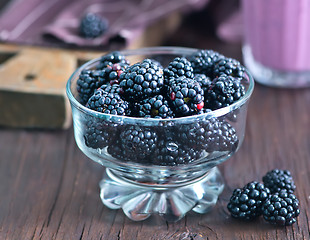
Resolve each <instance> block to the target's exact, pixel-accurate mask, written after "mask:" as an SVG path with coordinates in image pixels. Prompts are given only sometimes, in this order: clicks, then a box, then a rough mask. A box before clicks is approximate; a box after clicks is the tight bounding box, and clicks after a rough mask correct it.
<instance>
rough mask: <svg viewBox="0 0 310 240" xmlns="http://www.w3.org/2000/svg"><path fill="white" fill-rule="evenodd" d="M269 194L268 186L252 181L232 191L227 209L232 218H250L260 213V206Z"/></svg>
mask: <svg viewBox="0 0 310 240" xmlns="http://www.w3.org/2000/svg"><path fill="white" fill-rule="evenodd" d="M269 196H270V191H269V189H268V188H266V187H265V186H264V185H263V184H262V183H259V182H255V181H253V182H250V183H248V184H246V185H245V186H244V187H243V188H237V189H235V190H234V191H233V194H232V196H231V198H230V200H229V203H228V205H227V209H228V211H229V212H230V213H231V216H232V217H234V218H238V219H242V220H251V219H254V218H256V217H258V216H260V215H261V214H262V212H263V210H262V206H263V204H264V202H265V201H266V200H267V199H268V198H269Z"/></svg>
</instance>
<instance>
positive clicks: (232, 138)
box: [205, 118, 239, 152]
mask: <svg viewBox="0 0 310 240" xmlns="http://www.w3.org/2000/svg"><path fill="white" fill-rule="evenodd" d="M205 131H206V136H205V138H207V139H208V142H207V148H206V151H207V152H213V151H231V152H234V151H236V149H237V147H238V144H239V139H238V136H237V134H236V130H235V128H234V127H233V126H231V125H230V124H229V123H228V122H225V121H218V120H215V118H211V119H210V120H209V124H207V125H206V127H205Z"/></svg>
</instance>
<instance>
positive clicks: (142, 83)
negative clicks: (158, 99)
mask: <svg viewBox="0 0 310 240" xmlns="http://www.w3.org/2000/svg"><path fill="white" fill-rule="evenodd" d="M119 81H120V86H121V87H122V88H123V90H124V94H125V97H126V98H127V99H128V100H133V99H134V100H135V101H140V100H143V99H145V98H147V97H150V96H155V95H157V94H159V93H160V92H161V89H162V87H163V84H164V77H163V69H162V68H161V67H160V66H158V64H157V63H156V62H153V61H152V60H151V59H144V60H143V61H142V62H138V63H135V64H134V65H131V66H129V67H128V68H127V69H126V70H125V71H124V72H123V73H122V74H121V76H120V80H119Z"/></svg>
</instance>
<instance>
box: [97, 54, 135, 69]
mask: <svg viewBox="0 0 310 240" xmlns="http://www.w3.org/2000/svg"><path fill="white" fill-rule="evenodd" d="M115 63H119V64H120V65H121V66H128V65H129V61H128V60H127V59H126V58H125V56H124V55H123V54H122V53H120V52H119V51H114V52H110V53H108V54H106V55H103V56H101V58H100V61H99V64H98V65H97V69H104V68H106V67H107V66H112V65H113V64H115Z"/></svg>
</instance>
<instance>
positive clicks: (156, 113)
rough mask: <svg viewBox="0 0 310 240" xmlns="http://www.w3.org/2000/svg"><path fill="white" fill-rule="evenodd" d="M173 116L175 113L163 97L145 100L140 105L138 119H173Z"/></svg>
mask: <svg viewBox="0 0 310 240" xmlns="http://www.w3.org/2000/svg"><path fill="white" fill-rule="evenodd" d="M173 116H174V113H173V111H172V110H171V108H170V106H169V104H168V101H167V100H166V99H165V98H164V97H163V95H156V96H154V97H150V98H147V99H144V100H143V101H142V102H141V103H140V104H139V105H138V117H151V118H172V117H173Z"/></svg>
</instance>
